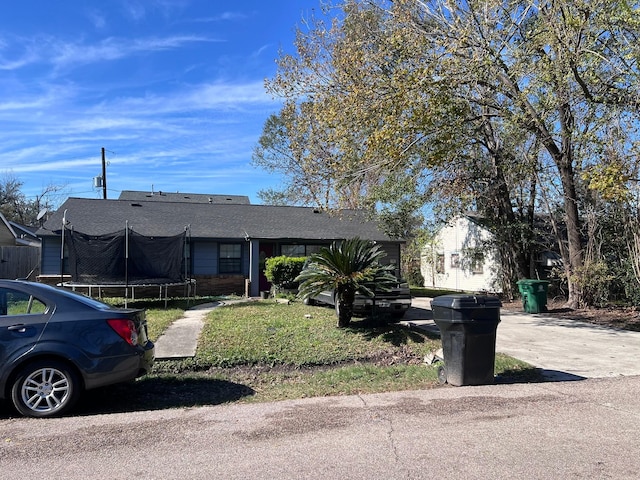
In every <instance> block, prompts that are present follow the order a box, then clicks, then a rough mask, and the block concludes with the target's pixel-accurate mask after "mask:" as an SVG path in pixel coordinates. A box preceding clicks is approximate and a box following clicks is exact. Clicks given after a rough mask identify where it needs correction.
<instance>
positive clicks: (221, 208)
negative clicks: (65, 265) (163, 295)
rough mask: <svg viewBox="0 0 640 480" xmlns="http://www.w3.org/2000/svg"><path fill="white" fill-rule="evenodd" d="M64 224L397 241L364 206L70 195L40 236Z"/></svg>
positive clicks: (98, 230)
mask: <svg viewBox="0 0 640 480" xmlns="http://www.w3.org/2000/svg"><path fill="white" fill-rule="evenodd" d="M63 218H64V219H66V222H67V226H69V227H71V228H73V229H75V230H76V231H79V232H82V233H86V234H89V235H102V234H106V233H112V232H116V231H118V230H122V229H124V228H125V227H126V226H127V224H128V226H129V227H130V228H132V229H133V230H134V231H136V232H137V233H140V234H142V235H147V236H171V235H176V234H178V233H180V232H183V231H184V230H185V228H187V227H189V228H190V234H191V236H192V237H194V238H222V239H244V240H246V239H265V240H266V239H269V240H277V239H301V240H339V239H345V238H353V237H361V238H366V239H368V240H374V241H380V242H388V241H396V239H391V238H390V237H389V236H388V235H386V234H385V233H384V232H383V231H382V230H381V229H380V228H379V227H378V225H377V223H376V221H374V220H372V219H370V218H369V216H368V215H367V213H366V212H365V211H363V210H340V211H337V212H326V211H321V210H318V209H314V208H310V207H286V206H270V205H250V204H249V205H247V204H219V203H186V202H182V201H181V202H170V201H163V202H160V201H132V200H120V199H118V200H102V199H89V198H69V199H68V200H67V201H65V202H64V204H63V205H62V206H61V207H60V208H59V209H58V211H57V212H55V213H54V214H53V215H51V216H50V217H49V219H48V220H47V222H46V223H45V224H44V226H43V228H41V229H40V230H39V231H38V234H39V235H41V236H47V235H59V234H60V231H61V229H62V223H63Z"/></svg>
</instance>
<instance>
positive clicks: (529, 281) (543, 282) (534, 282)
mask: <svg viewBox="0 0 640 480" xmlns="http://www.w3.org/2000/svg"><path fill="white" fill-rule="evenodd" d="M516 283H517V284H518V285H548V284H549V283H551V282H550V281H549V280H536V279H534V278H523V279H522V280H518V281H517V282H516Z"/></svg>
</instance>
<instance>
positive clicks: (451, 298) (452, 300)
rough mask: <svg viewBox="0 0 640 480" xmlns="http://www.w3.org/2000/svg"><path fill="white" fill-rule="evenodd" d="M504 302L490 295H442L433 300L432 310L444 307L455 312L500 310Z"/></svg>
mask: <svg viewBox="0 0 640 480" xmlns="http://www.w3.org/2000/svg"><path fill="white" fill-rule="evenodd" d="M501 306H502V302H501V301H500V299H499V298H498V297H490V296H488V295H465V294H453V295H440V296H439V297H435V298H434V299H433V300H431V308H433V307H443V308H450V309H453V310H464V309H476V308H500V307H501Z"/></svg>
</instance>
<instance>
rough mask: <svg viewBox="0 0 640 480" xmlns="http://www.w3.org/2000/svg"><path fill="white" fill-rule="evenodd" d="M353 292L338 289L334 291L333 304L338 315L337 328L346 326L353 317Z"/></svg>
mask: <svg viewBox="0 0 640 480" xmlns="http://www.w3.org/2000/svg"><path fill="white" fill-rule="evenodd" d="M355 296H356V295H355V292H351V291H340V290H338V291H337V292H336V298H335V306H336V316H337V317H338V323H337V325H336V326H337V327H338V328H345V327H348V326H349V324H350V323H351V318H353V301H354V300H355Z"/></svg>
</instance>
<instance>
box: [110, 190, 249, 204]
mask: <svg viewBox="0 0 640 480" xmlns="http://www.w3.org/2000/svg"><path fill="white" fill-rule="evenodd" d="M118 200H132V201H136V202H152V201H153V202H185V203H240V204H244V205H249V204H250V203H251V202H250V201H249V197H247V196H246V195H220V194H213V195H209V194H206V193H167V192H160V191H159V192H140V191H137V190H123V191H122V192H120V197H118Z"/></svg>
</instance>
